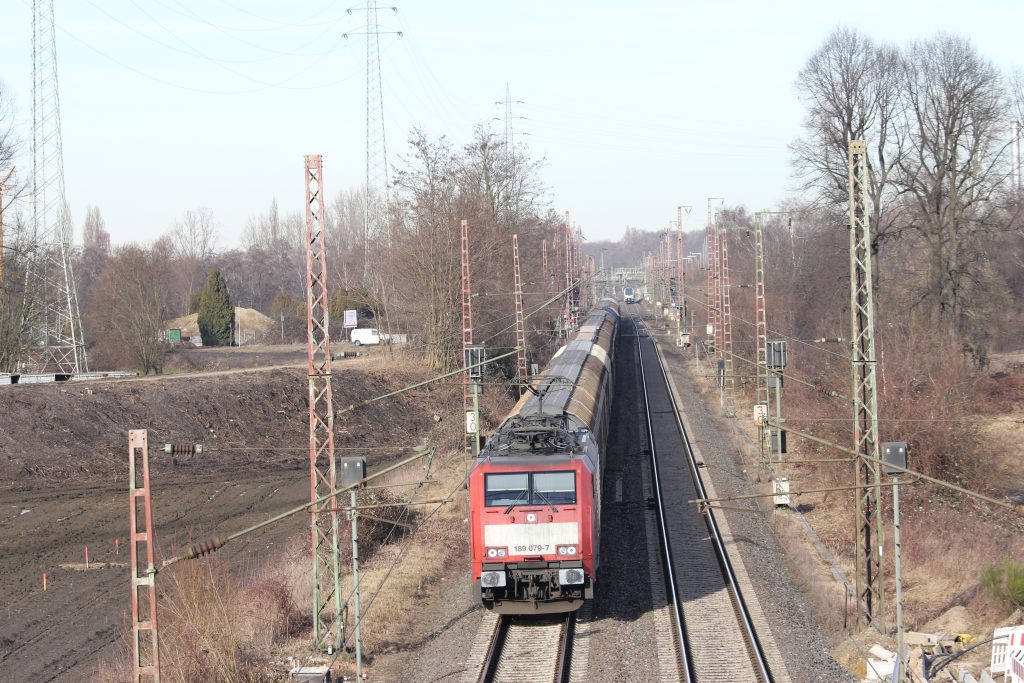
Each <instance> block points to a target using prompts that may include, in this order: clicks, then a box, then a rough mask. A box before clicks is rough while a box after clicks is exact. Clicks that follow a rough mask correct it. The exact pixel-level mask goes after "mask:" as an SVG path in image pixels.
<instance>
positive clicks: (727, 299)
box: [719, 229, 736, 417]
mask: <svg viewBox="0 0 1024 683" xmlns="http://www.w3.org/2000/svg"><path fill="white" fill-rule="evenodd" d="M719 240H721V245H720V246H719V251H720V252H721V258H722V265H721V269H722V271H721V273H722V276H721V278H720V281H721V284H720V285H719V288H720V289H721V294H720V295H719V296H720V298H721V301H722V310H721V314H720V315H721V319H722V358H724V359H725V414H726V415H728V416H729V417H732V416H733V415H734V414H735V411H736V407H735V402H734V393H735V386H736V376H735V375H734V374H733V358H732V295H731V294H730V292H729V289H730V287H729V233H728V232H727V231H726V230H724V229H723V230H721V231H720V232H719Z"/></svg>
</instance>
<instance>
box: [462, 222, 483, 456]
mask: <svg viewBox="0 0 1024 683" xmlns="http://www.w3.org/2000/svg"><path fill="white" fill-rule="evenodd" d="M461 230H462V359H463V365H464V366H465V367H466V368H467V371H466V372H464V373H462V402H463V407H464V408H465V413H464V414H466V415H468V414H469V413H470V412H471V411H472V410H473V401H474V399H475V398H476V394H475V393H474V392H475V386H474V385H473V384H472V383H471V382H470V381H469V372H468V361H469V351H468V349H469V347H470V346H472V345H473V298H472V297H473V293H472V288H471V283H470V278H469V271H470V268H469V221H462V224H461ZM478 447H479V441H476V437H475V436H474V435H473V434H470V433H469V430H468V429H467V430H466V453H467V455H470V456H475V455H476V449H477V448H478ZM467 462H468V461H467Z"/></svg>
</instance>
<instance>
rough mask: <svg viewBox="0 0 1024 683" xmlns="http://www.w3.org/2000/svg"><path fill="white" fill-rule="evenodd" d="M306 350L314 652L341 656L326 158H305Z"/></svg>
mask: <svg viewBox="0 0 1024 683" xmlns="http://www.w3.org/2000/svg"><path fill="white" fill-rule="evenodd" d="M305 159H306V169H305V185H306V330H307V337H306V348H307V354H308V361H309V362H308V365H307V375H308V377H309V481H310V500H311V501H312V507H311V508H310V519H311V520H312V523H311V527H312V539H313V648H314V649H315V650H317V651H322V650H326V649H328V648H330V649H331V650H335V651H336V650H337V649H338V648H339V647H340V646H341V643H342V641H343V640H344V638H343V630H344V627H345V626H344V617H343V614H342V608H341V578H340V567H339V558H338V512H337V504H336V503H335V501H334V500H333V499H329V500H326V501H323V502H317V501H318V500H319V499H320V498H322V497H323V496H326V495H327V494H329V493H330V492H332V491H334V490H335V488H336V487H335V484H336V479H335V462H334V405H333V396H332V393H331V337H330V316H329V313H328V310H329V307H330V300H329V297H328V291H327V273H328V271H327V251H326V248H325V245H324V229H325V223H324V201H323V197H324V193H323V158H322V157H321V156H320V155H319V154H307V155H306V158H305Z"/></svg>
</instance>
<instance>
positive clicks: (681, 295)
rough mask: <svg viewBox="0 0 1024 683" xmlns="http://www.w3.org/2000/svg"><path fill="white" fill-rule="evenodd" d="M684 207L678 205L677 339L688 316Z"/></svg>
mask: <svg viewBox="0 0 1024 683" xmlns="http://www.w3.org/2000/svg"><path fill="white" fill-rule="evenodd" d="M684 276H685V273H683V207H682V206H677V207H676V308H677V310H676V341H677V343H678V342H679V340H680V339H681V335H682V334H683V319H684V318H685V317H686V287H685V285H684V282H683V277H684Z"/></svg>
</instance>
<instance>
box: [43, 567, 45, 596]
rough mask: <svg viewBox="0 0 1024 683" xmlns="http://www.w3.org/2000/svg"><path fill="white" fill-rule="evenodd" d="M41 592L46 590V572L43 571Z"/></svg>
mask: <svg viewBox="0 0 1024 683" xmlns="http://www.w3.org/2000/svg"><path fill="white" fill-rule="evenodd" d="M43 592H44V593H45V592H46V572H43Z"/></svg>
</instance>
